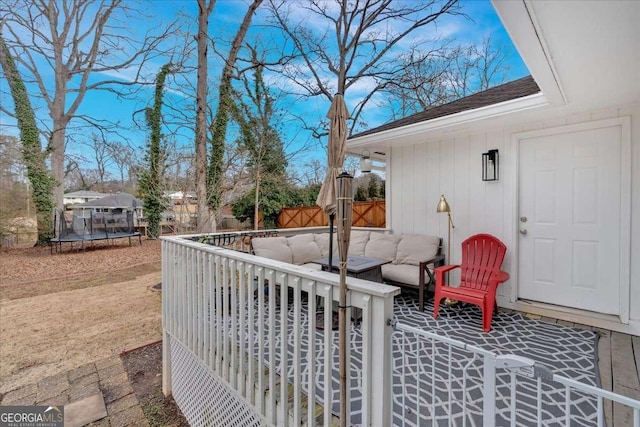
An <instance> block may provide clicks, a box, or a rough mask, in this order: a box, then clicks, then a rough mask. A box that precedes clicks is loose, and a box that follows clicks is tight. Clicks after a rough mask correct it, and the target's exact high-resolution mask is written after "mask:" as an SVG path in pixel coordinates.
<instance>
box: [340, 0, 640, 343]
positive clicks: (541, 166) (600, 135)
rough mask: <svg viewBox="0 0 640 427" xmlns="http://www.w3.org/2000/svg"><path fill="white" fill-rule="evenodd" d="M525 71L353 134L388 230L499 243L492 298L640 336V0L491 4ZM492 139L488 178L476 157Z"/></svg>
mask: <svg viewBox="0 0 640 427" xmlns="http://www.w3.org/2000/svg"><path fill="white" fill-rule="evenodd" d="M493 4H494V6H495V8H496V10H497V12H498V14H499V16H500V18H501V20H502V22H503V24H504V26H505V28H506V29H507V31H508V32H509V34H510V36H511V39H512V40H513V42H514V44H515V46H516V48H517V49H518V51H519V52H520V54H521V56H522V59H523V60H524V62H525V63H526V64H527V66H528V68H529V70H530V72H531V75H532V78H524V79H520V80H518V81H515V82H511V83H507V84H505V85H502V86H499V87H496V88H493V89H490V90H488V91H486V92H483V93H480V94H476V95H472V96H470V97H467V98H465V99H463V100H459V101H455V102H452V103H450V104H447V105H445V106H441V107H437V108H434V109H431V110H428V111H425V112H423V113H419V114H416V115H414V116H411V117H407V118H404V119H401V120H398V121H396V122H393V123H388V124H385V125H383V126H380V127H378V128H375V129H371V130H369V131H367V132H364V133H361V134H359V135H355V136H353V137H352V138H350V140H349V142H348V147H349V152H350V153H351V154H354V155H361V154H362V153H363V151H364V150H366V151H368V152H369V153H372V158H373V159H377V160H382V161H385V163H386V179H387V185H386V191H387V196H386V200H387V224H388V225H389V227H390V228H391V229H392V230H393V231H394V233H397V234H400V233H414V232H415V233H426V234H437V235H440V236H444V237H445V240H446V236H447V219H446V216H445V215H440V214H438V213H436V205H437V203H438V200H439V198H440V195H441V194H445V196H446V197H447V199H448V201H449V203H450V205H451V209H452V218H453V221H454V223H455V229H454V230H453V234H452V242H451V249H452V260H449V261H451V262H452V263H456V262H459V261H460V243H461V242H462V240H464V239H465V238H467V237H468V236H470V235H472V234H474V233H481V232H487V233H491V234H493V235H495V236H497V237H499V238H500V239H501V240H502V241H503V242H504V243H505V244H506V245H507V247H508V252H507V258H506V260H505V263H504V265H503V267H504V269H505V270H506V271H508V272H509V273H510V275H511V279H510V280H509V281H508V282H507V283H505V284H504V285H503V286H501V288H500V289H499V297H498V304H499V305H500V306H502V307H508V308H513V309H519V310H523V311H526V312H529V313H537V314H540V315H546V316H551V317H555V318H559V319H566V320H570V321H573V322H577V323H583V324H587V325H593V326H599V327H604V328H608V329H613V330H618V331H624V332H629V333H632V334H636V335H639V334H640V263H639V262H638V260H640V26H639V25H638V22H640V2H635V1H608V2H591V1H589V2H584V1H583V2H577V1H571V2H533V1H518V2H516V1H494V2H493ZM493 149H497V150H499V158H498V159H499V172H500V173H499V180H498V181H493V182H487V181H483V180H482V171H481V168H482V154H483V153H485V152H488V150H493Z"/></svg>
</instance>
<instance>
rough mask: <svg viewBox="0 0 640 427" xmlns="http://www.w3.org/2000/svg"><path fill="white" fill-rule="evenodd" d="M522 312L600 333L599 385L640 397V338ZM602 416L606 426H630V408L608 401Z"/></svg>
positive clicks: (527, 315) (615, 391)
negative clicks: (604, 418)
mask: <svg viewBox="0 0 640 427" xmlns="http://www.w3.org/2000/svg"><path fill="white" fill-rule="evenodd" d="M501 310H503V309H501ZM504 311H511V310H504ZM523 315H525V316H526V317H529V318H531V319H539V320H542V321H545V322H550V323H557V324H560V325H564V326H570V327H575V328H581V329H589V330H593V331H596V332H598V333H599V334H600V339H599V340H598V369H599V371H600V381H601V382H602V388H604V389H605V390H609V391H613V392H614V393H618V394H621V395H624V396H627V397H630V398H632V399H636V400H640V337H636V336H633V335H628V334H623V333H620V332H613V331H609V330H606V329H600V328H593V327H591V326H587V325H581V324H579V323H572V322H567V321H564V320H558V319H552V318H549V317H542V316H538V315H536V314H529V313H523ZM605 416H606V420H607V426H614V427H626V426H632V425H633V413H632V410H631V409H630V408H628V407H625V406H622V405H612V404H611V402H608V403H607V404H606V406H605Z"/></svg>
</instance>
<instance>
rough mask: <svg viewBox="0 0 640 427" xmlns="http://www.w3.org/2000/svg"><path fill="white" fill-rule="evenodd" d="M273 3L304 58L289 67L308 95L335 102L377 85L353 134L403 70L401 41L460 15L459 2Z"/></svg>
mask: <svg viewBox="0 0 640 427" xmlns="http://www.w3.org/2000/svg"><path fill="white" fill-rule="evenodd" d="M269 5H270V9H271V11H272V15H273V19H274V24H275V25H277V26H278V27H280V28H282V30H283V31H284V33H285V34H286V35H287V36H288V37H289V38H290V41H291V43H292V45H293V48H294V50H295V51H296V52H297V53H298V54H299V55H300V56H301V58H302V63H300V64H298V65H297V66H294V65H290V66H288V67H285V68H284V69H283V73H284V74H285V75H286V76H287V77H288V78H289V79H290V80H291V81H292V82H293V83H294V84H295V85H296V86H297V87H298V88H300V89H301V90H302V93H304V94H306V96H324V97H326V98H327V99H329V100H332V99H333V95H334V94H335V93H341V94H343V95H346V93H347V92H348V91H349V90H350V89H352V88H353V87H354V86H355V85H356V84H357V83H371V84H372V85H373V86H372V87H371V88H370V89H369V90H368V93H367V94H365V95H364V96H363V97H362V98H361V100H360V101H359V102H358V103H357V105H356V106H355V107H354V108H353V110H352V111H351V126H350V131H351V132H353V129H354V128H355V127H356V125H357V124H358V121H359V118H360V115H361V113H362V111H363V108H364V107H365V105H366V104H367V103H368V102H369V101H370V100H371V98H372V97H373V95H374V94H375V93H376V92H377V91H378V90H379V89H380V87H381V86H383V85H384V83H385V82H386V81H389V80H391V79H393V78H394V76H395V75H396V74H397V73H398V72H399V71H400V69H399V67H398V65H396V64H395V57H396V56H397V54H396V49H395V48H396V46H397V45H398V43H399V42H400V41H402V40H404V39H407V38H408V37H409V36H410V35H412V34H414V33H415V32H416V31H417V30H419V29H421V28H423V27H425V26H426V25H429V24H432V23H434V22H435V21H436V20H437V19H438V18H439V17H440V16H442V15H444V14H458V13H459V12H458V10H459V7H458V5H457V0H441V1H440V0H428V1H393V0H361V1H348V0H336V1H335V2H327V1H323V0H307V1H305V2H303V3H299V2H288V1H282V0H280V1H279V0H269ZM310 17H311V18H310ZM310 21H313V22H314V23H315V27H316V28H318V30H316V31H314V29H313V27H311V26H310V25H309V22H310Z"/></svg>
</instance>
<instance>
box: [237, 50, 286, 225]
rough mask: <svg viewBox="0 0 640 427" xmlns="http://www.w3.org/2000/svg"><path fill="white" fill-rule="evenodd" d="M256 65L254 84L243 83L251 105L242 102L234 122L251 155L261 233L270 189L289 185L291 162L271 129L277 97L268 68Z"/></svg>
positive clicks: (249, 161)
mask: <svg viewBox="0 0 640 427" xmlns="http://www.w3.org/2000/svg"><path fill="white" fill-rule="evenodd" d="M254 55H255V53H254ZM254 59H255V56H254ZM254 62H256V66H255V68H254V69H253V80H252V81H249V79H248V78H247V77H246V76H243V79H242V80H243V83H244V88H245V93H246V95H247V97H248V99H249V100H250V102H249V103H244V102H240V105H239V106H238V108H235V109H234V118H235V120H236V122H237V123H238V124H239V126H240V135H241V136H240V141H239V145H240V148H241V150H242V151H244V153H245V154H246V155H247V164H246V166H247V169H248V171H249V175H250V179H251V181H252V182H253V190H252V193H253V203H254V209H253V210H254V218H253V224H254V227H255V228H256V229H257V227H258V224H259V218H258V215H259V212H260V210H261V206H262V205H264V204H267V203H270V202H271V200H270V199H271V197H272V194H271V193H270V192H268V191H267V189H268V187H272V188H277V186H278V185H283V184H285V183H286V182H287V159H286V155H285V152H284V149H283V146H282V141H281V139H280V135H279V134H278V131H277V130H276V129H275V128H274V127H273V126H272V125H271V122H272V119H273V116H274V107H273V97H272V96H271V94H270V92H269V89H268V88H267V87H266V85H265V83H264V79H263V71H264V67H263V66H262V65H259V64H258V63H257V61H254ZM263 187H266V188H263ZM263 214H264V212H263ZM276 214H277V213H276Z"/></svg>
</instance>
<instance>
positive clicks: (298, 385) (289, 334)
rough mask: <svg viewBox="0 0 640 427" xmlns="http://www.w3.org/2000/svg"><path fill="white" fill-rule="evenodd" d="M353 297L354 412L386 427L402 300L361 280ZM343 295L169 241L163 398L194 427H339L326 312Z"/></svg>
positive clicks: (256, 261) (295, 275) (227, 254)
mask: <svg viewBox="0 0 640 427" xmlns="http://www.w3.org/2000/svg"><path fill="white" fill-rule="evenodd" d="M230 240H234V239H230ZM239 242H242V239H240V238H238V239H235V241H234V242H231V243H229V242H228V243H229V244H230V245H231V246H233V245H237V244H242V243H239ZM347 286H348V289H349V305H350V306H352V307H357V308H359V309H361V310H362V318H361V320H360V326H359V329H360V331H361V335H360V334H359V335H358V336H359V337H360V336H361V339H358V340H351V339H348V340H347V345H348V346H349V348H350V349H351V352H350V354H351V356H350V358H351V359H350V365H351V366H357V367H358V369H356V370H354V371H350V372H348V374H347V378H349V380H350V381H351V386H350V387H349V388H348V389H349V391H350V400H352V401H353V405H352V404H351V403H350V404H348V405H347V407H348V408H349V409H351V408H354V411H355V412H357V414H356V416H357V417H358V423H362V424H364V425H390V424H391V413H392V408H391V393H392V387H391V351H390V348H391V334H392V328H391V327H390V326H389V320H390V319H391V317H392V316H393V297H394V296H395V295H396V294H398V293H399V289H398V288H396V287H393V286H388V285H383V284H377V283H372V282H368V281H363V280H358V279H354V278H348V279H347ZM338 287H339V276H338V275H336V274H332V273H327V272H321V271H315V270H311V269H307V268H303V267H298V266H295V265H291V264H287V263H281V262H277V261H273V260H268V259H265V258H261V257H256V256H253V255H250V254H247V253H242V252H238V251H235V250H229V249H223V248H220V247H216V246H212V245H209V244H204V243H198V242H195V241H193V240H189V239H186V238H181V237H165V238H163V241H162V291H163V292H162V301H163V332H164V335H163V338H164V354H163V365H164V366H163V374H164V375H163V391H164V392H165V394H170V393H171V394H173V395H174V398H175V399H176V401H177V402H178V405H179V406H180V408H181V409H182V410H183V412H184V413H185V416H186V417H187V419H188V420H189V421H190V422H191V424H192V425H203V424H209V423H211V424H213V425H216V424H229V423H232V424H233V423H238V422H240V420H241V422H242V425H262V424H273V425H288V424H289V423H291V424H292V425H301V424H305V425H309V426H312V425H316V424H322V425H331V424H332V422H333V421H334V419H333V415H332V414H333V413H335V412H336V409H337V408H336V398H337V396H338V394H337V393H338V386H337V384H338V383H337V378H338V366H337V364H336V363H335V360H337V359H336V358H335V355H337V342H338V341H337V331H332V323H333V313H332V311H331V310H323V309H322V308H321V307H323V306H328V307H331V305H332V304H331V303H324V301H337V299H338ZM275 295H277V297H272V296H275ZM319 313H323V314H321V315H319ZM318 316H320V317H318ZM349 317H350V316H349ZM319 324H322V326H323V327H324V329H323V330H319V328H318V327H317V326H320V325H319ZM351 327H352V325H351V321H350V320H349V321H348V329H349V330H351ZM283 337H284V338H283ZM213 394H215V395H216V396H217V397H215V399H214V398H213V397H211V395H213ZM349 416H351V414H349Z"/></svg>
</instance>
